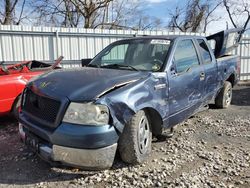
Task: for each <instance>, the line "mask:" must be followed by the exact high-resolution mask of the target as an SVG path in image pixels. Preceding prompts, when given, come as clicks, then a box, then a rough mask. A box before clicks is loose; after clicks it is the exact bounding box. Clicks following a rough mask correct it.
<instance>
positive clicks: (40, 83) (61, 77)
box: [28, 67, 149, 102]
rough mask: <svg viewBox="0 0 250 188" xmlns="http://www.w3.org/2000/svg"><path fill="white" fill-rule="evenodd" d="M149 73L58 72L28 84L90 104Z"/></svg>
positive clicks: (105, 71) (37, 89)
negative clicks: (89, 102)
mask: <svg viewBox="0 0 250 188" xmlns="http://www.w3.org/2000/svg"><path fill="white" fill-rule="evenodd" d="M148 74H149V73H147V72H140V71H138V72H136V71H130V70H117V69H103V68H90V67H84V68H77V69H67V70H63V69H61V70H56V71H53V72H48V73H45V74H43V75H41V76H39V77H38V78H37V79H35V80H33V81H32V82H30V83H29V84H28V87H29V88H31V89H32V90H34V91H36V92H38V93H40V94H41V95H45V96H49V97H52V98H55V99H57V98H65V97H67V98H68V99H69V100H71V101H75V102H82V101H91V100H94V99H96V98H98V97H101V96H102V95H105V93H107V92H110V91H112V90H113V89H115V88H117V87H122V86H124V85H127V84H129V83H132V82H135V81H137V80H139V79H140V78H143V77H145V76H146V75H148Z"/></svg>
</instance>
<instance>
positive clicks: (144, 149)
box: [119, 110, 152, 164]
mask: <svg viewBox="0 0 250 188" xmlns="http://www.w3.org/2000/svg"><path fill="white" fill-rule="evenodd" d="M151 143H152V131H151V124H150V121H149V118H148V117H147V114H146V113H145V112H144V111H142V110H141V111H139V112H137V113H136V114H135V115H134V116H133V117H132V119H131V120H130V121H129V123H128V124H127V125H125V127H124V130H123V133H122V134H121V136H120V139H119V153H120V156H121V158H122V160H123V161H124V162H126V163H130V164H138V163H142V162H143V161H145V160H146V159H147V158H148V156H149V154H150V153H151Z"/></svg>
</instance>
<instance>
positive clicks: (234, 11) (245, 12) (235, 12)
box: [223, 0, 250, 32]
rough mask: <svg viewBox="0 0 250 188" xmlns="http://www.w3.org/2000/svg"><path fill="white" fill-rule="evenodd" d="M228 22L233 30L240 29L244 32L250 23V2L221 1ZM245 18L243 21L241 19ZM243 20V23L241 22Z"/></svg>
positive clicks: (243, 0)
mask: <svg viewBox="0 0 250 188" xmlns="http://www.w3.org/2000/svg"><path fill="white" fill-rule="evenodd" d="M223 5H224V7H225V8H226V11H227V13H228V16H229V18H230V21H231V22H232V24H233V26H234V27H235V28H237V27H242V28H243V32H245V31H246V30H247V29H249V28H247V27H248V24H249V21H250V2H249V0H237V1H236V0H223ZM244 17H245V20H244V19H243V18H244ZM242 20H243V21H242Z"/></svg>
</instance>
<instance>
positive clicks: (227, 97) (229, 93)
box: [225, 88, 232, 105]
mask: <svg viewBox="0 0 250 188" xmlns="http://www.w3.org/2000/svg"><path fill="white" fill-rule="evenodd" d="M225 101H226V104H227V105H229V104H230V103H231V101H232V88H229V89H228V90H227V92H226V95H225Z"/></svg>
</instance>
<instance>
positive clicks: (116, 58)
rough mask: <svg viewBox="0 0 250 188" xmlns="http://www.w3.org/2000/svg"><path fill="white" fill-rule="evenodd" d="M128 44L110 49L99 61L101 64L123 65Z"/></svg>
mask: <svg viewBox="0 0 250 188" xmlns="http://www.w3.org/2000/svg"><path fill="white" fill-rule="evenodd" d="M127 48H128V44H120V45H117V46H115V47H114V48H112V49H111V50H110V51H108V52H107V54H105V55H104V56H103V57H102V59H101V61H102V62H103V64H105V65H107V64H112V63H114V62H115V63H123V62H124V58H125V55H126V52H127Z"/></svg>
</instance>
